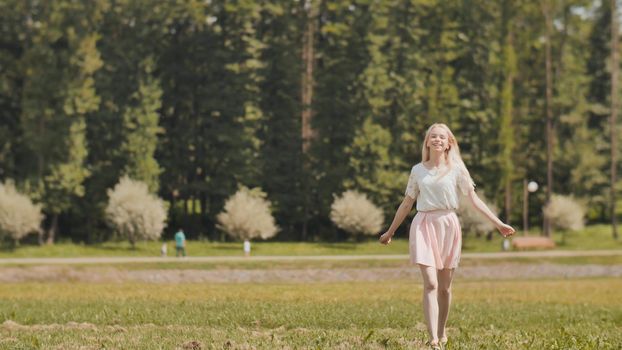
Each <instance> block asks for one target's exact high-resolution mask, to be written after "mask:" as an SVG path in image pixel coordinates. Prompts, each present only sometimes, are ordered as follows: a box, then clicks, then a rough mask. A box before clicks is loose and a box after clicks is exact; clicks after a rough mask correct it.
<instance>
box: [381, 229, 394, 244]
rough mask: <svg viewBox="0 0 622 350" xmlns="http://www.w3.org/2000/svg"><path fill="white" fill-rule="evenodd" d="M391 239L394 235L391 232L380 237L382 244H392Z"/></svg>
mask: <svg viewBox="0 0 622 350" xmlns="http://www.w3.org/2000/svg"><path fill="white" fill-rule="evenodd" d="M391 237H393V233H391V232H385V233H384V234H382V236H380V239H378V240H379V241H380V243H381V244H385V245H386V244H389V243H391Z"/></svg>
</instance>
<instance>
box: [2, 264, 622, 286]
mask: <svg viewBox="0 0 622 350" xmlns="http://www.w3.org/2000/svg"><path fill="white" fill-rule="evenodd" d="M604 276H607V277H622V265H593V264H591V265H561V264H559V265H558V264H548V263H547V264H515V263H502V264H499V265H492V266H487V265H482V266H465V267H461V268H458V270H457V272H456V277H457V278H458V279H478V280H501V279H541V278H581V277H604ZM403 279H408V280H419V279H420V275H419V270H418V269H417V268H415V267H413V266H403V267H391V268H386V267H385V268H332V269H326V268H324V269H322V268H309V269H279V268H271V269H250V270H247V269H216V270H200V269H175V270H171V269H166V270H165V269H150V270H127V269H117V268H112V267H108V268H107V267H94V266H88V267H74V266H59V265H47V266H27V267H4V268H0V283H11V282H88V283H110V282H112V283H121V282H146V283H268V282H269V283H309V282H353V281H387V280H403Z"/></svg>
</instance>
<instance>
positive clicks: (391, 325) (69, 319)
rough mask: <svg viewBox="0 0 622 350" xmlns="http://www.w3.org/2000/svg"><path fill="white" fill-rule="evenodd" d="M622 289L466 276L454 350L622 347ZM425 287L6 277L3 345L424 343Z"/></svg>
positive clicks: (0, 289) (0, 329) (1, 304)
mask: <svg viewBox="0 0 622 350" xmlns="http://www.w3.org/2000/svg"><path fill="white" fill-rule="evenodd" d="M621 289H622V281H620V280H619V279H613V278H600V279H577V280H547V281H533V280H530V281H458V282H456V284H455V286H454V306H453V308H452V314H451V315H450V322H449V327H450V328H449V337H450V344H449V345H450V346H449V349H620V344H622V293H620V292H619V291H620V290H621ZM420 294H421V286H420V285H418V284H416V283H414V282H407V281H394V282H387V283H382V284H378V283H366V282H357V283H310V284H214V285H203V284H182V285H171V284H134V283H119V284H101V285H100V284H85V283H71V284H62V283H47V284H37V283H15V284H3V285H2V286H0V316H1V318H2V322H3V323H2V325H0V349H176V348H177V349H191V348H192V342H197V343H195V344H200V345H201V348H202V349H223V348H224V349H250V348H258V349H282V348H292V349H295V348H298V349H333V348H338V349H418V348H421V347H422V346H423V341H424V340H425V337H426V336H425V327H424V325H423V324H422V315H421V307H420ZM196 348H198V347H196Z"/></svg>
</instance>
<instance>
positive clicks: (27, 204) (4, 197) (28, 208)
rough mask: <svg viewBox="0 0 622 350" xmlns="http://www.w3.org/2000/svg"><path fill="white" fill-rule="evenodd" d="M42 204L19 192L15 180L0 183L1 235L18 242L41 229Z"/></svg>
mask: <svg viewBox="0 0 622 350" xmlns="http://www.w3.org/2000/svg"><path fill="white" fill-rule="evenodd" d="M42 220H43V214H42V213H41V205H39V204H33V203H32V201H31V200H30V198H28V196H26V195H24V194H21V193H19V192H18V191H17V190H16V189H15V185H14V184H13V182H10V181H7V182H6V183H4V184H3V183H0V235H2V237H9V238H11V239H13V240H14V241H15V242H16V243H17V242H18V241H19V240H20V239H22V238H23V237H24V236H26V235H28V234H29V233H33V232H38V231H39V230H40V229H41V221H42Z"/></svg>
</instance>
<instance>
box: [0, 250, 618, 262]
mask: <svg viewBox="0 0 622 350" xmlns="http://www.w3.org/2000/svg"><path fill="white" fill-rule="evenodd" d="M617 255H622V249H619V250H544V251H528V252H497V253H462V259H463V260H464V259H507V258H558V257H582V256H617ZM331 260H332V261H356V260H408V255H407V254H385V255H302V256H298V255H282V256H279V255H269V256H268V255H265V256H251V257H244V256H191V257H186V258H183V259H177V258H175V257H72V258H0V265H52V264H60V265H73V264H78V265H84V264H95V265H98V264H125V263H161V262H195V263H196V262H198V263H210V262H214V263H219V262H245V261H246V262H252V261H268V262H269V261H273V262H279V261H331Z"/></svg>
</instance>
